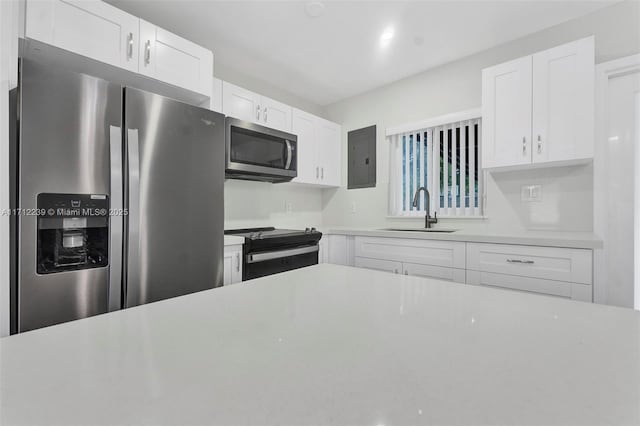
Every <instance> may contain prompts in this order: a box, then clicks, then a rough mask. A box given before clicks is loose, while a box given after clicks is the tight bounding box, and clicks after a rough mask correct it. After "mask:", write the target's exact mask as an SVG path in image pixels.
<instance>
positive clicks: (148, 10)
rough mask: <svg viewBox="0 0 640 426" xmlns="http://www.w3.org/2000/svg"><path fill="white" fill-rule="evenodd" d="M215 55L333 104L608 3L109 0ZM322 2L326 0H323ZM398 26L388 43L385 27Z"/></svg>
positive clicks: (607, 0)
mask: <svg viewBox="0 0 640 426" xmlns="http://www.w3.org/2000/svg"><path fill="white" fill-rule="evenodd" d="M107 1H108V2H109V3H111V4H113V5H115V6H117V7H119V8H121V9H124V10H125V11H128V12H129V13H131V14H133V15H136V16H139V17H141V18H143V19H146V20H148V21H150V22H153V23H155V24H157V25H159V26H161V27H164V28H166V29H168V30H170V31H172V32H175V33H177V34H179V35H181V36H183V37H184V38H187V39H189V40H192V41H194V42H196V43H198V44H201V45H203V46H205V47H207V48H209V49H211V50H212V51H213V53H214V58H215V62H216V63H222V64H224V66H225V68H227V69H232V70H238V71H239V72H242V73H244V74H246V75H249V76H251V77H254V78H257V79H261V80H264V81H266V82H268V83H269V84H271V85H272V86H275V87H278V88H280V89H283V90H286V91H288V92H290V93H292V94H294V95H297V96H299V97H301V98H303V99H305V100H307V101H310V102H313V103H316V104H318V105H327V104H330V103H333V102H336V101H338V100H341V99H344V98H347V97H350V96H353V95H356V94H359V93H362V92H365V91H368V90H371V89H373V88H376V87H379V86H382V85H385V84H387V83H390V82H393V81H396V80H398V79H401V78H403V77H407V76H409V75H412V74H416V73H418V72H420V71H424V70H426V69H429V68H432V67H435V66H438V65H441V64H444V63H447V62H450V61H453V60H456V59H459V58H462V57H464V56H467V55H470V54H473V53H476V52H480V51H482V50H485V49H488V48H491V47H494V46H497V45H500V44H502V43H505V42H507V41H510V40H514V39H516V38H519V37H522V36H525V35H527V34H531V33H533V32H536V31H539V30H541V29H544V28H547V27H550V26H553V25H556V24H559V23H561V22H565V21H567V20H570V19H573V18H576V17H578V16H582V15H585V14H588V13H590V12H593V11H595V10H597V9H599V8H602V7H605V6H607V5H610V4H612V3H615V0H603V1H576V0H569V1H504V0H503V1H482V0H475V1H413V2H407V1H373V2H372V1H323V2H321V3H322V5H323V6H324V9H323V11H322V15H321V16H319V17H311V16H309V14H307V12H306V10H307V7H306V6H307V5H308V4H309V3H310V2H308V1H204V0H199V1H198V0H142V1H141V0H107ZM316 3H320V2H316ZM386 30H392V31H393V33H394V36H393V37H392V38H391V39H390V40H388V42H386V45H384V46H383V45H382V44H383V43H381V35H382V34H383V32H385V31H386Z"/></svg>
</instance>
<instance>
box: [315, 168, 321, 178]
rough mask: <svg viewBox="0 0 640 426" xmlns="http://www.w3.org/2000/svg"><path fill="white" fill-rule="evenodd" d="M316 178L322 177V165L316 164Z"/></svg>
mask: <svg viewBox="0 0 640 426" xmlns="http://www.w3.org/2000/svg"><path fill="white" fill-rule="evenodd" d="M316 179H320V167H318V166H316Z"/></svg>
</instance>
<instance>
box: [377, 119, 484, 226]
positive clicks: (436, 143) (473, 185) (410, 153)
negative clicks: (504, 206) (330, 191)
mask: <svg viewBox="0 0 640 426" xmlns="http://www.w3.org/2000/svg"><path fill="white" fill-rule="evenodd" d="M481 125H482V123H481V119H480V118H474V119H470V120H463V121H457V122H452V123H448V124H443V125H438V126H433V127H427V128H422V129H418V130H415V131H402V132H399V133H396V134H389V132H387V140H388V141H389V142H390V156H389V159H390V163H389V170H390V176H389V185H390V186H389V189H390V191H389V213H390V215H391V216H424V214H425V198H424V196H425V194H424V192H421V193H420V196H419V200H418V206H417V207H414V206H413V204H412V203H413V198H414V194H415V193H416V190H417V189H418V188H420V187H422V186H424V187H425V188H426V189H428V190H429V193H430V198H431V200H430V204H431V206H430V209H431V212H430V213H431V214H432V215H433V213H434V212H437V214H438V216H439V217H474V216H482V168H481V167H482V166H481V164H480V136H481V134H482V129H481Z"/></svg>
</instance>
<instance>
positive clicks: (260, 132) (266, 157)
mask: <svg viewBox="0 0 640 426" xmlns="http://www.w3.org/2000/svg"><path fill="white" fill-rule="evenodd" d="M225 128H226V132H225V135H226V177H227V178H230V179H244V180H258V181H263V182H273V183H277V182H288V181H290V180H291V179H293V178H294V177H296V176H297V175H298V173H297V170H298V160H297V158H298V155H297V151H298V149H297V148H298V138H297V136H295V135H292V134H290V133H285V132H281V131H279V130H274V129H270V128H268V127H264V126H260V125H257V124H253V123H250V122H248V121H242V120H238V119H236V118H232V117H227V118H226V120H225Z"/></svg>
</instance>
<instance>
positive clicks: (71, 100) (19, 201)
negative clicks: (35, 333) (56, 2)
mask: <svg viewBox="0 0 640 426" xmlns="http://www.w3.org/2000/svg"><path fill="white" fill-rule="evenodd" d="M12 99H14V100H15V101H16V102H15V104H14V105H13V106H12V110H14V111H16V112H17V117H15V118H16V120H15V124H16V126H15V129H14V130H15V131H14V132H13V135H14V136H15V137H14V143H13V144H12V166H13V167H14V170H13V171H12V177H13V178H14V180H15V185H13V192H12V194H11V200H12V203H11V204H12V207H13V208H14V209H15V212H16V213H17V214H15V215H13V216H12V244H13V250H12V278H13V279H12V286H11V289H12V292H11V298H12V312H11V313H12V315H11V319H12V321H11V329H12V332H13V333H15V332H22V331H26V330H32V329H35V328H40V327H44V326H48V325H52V324H56V323H60V322H64V321H69V320H73V319H78V318H83V317H88V316H91V315H96V314H100V313H104V312H107V311H110V310H117V309H121V308H126V307H130V306H135V305H139V304H143V303H148V302H153V301H157V300H161V299H166V298H169V297H173V296H179V295H183V294H187V293H191V292H195V291H199V290H204V289H208V288H212V287H215V286H218V285H221V284H222V276H223V245H224V243H223V239H224V236H223V228H224V226H223V216H224V212H223V205H224V204H223V184H224V116H222V115H221V114H218V113H215V112H212V111H208V110H205V109H202V108H197V107H193V106H190V105H187V104H184V103H181V102H178V101H174V100H172V99H168V98H164V97H161V96H158V95H154V94H151V93H146V92H143V91H140V90H136V89H133V88H129V87H122V86H120V85H119V84H115V83H112V82H108V81H105V80H101V79H98V78H94V77H92V76H88V75H84V74H76V73H72V72H69V71H66V70H62V69H54V68H52V67H51V66H45V65H43V64H41V63H38V62H36V61H34V60H32V59H23V60H22V61H21V72H20V84H19V88H18V89H17V93H13V94H12ZM14 108H15V109H14Z"/></svg>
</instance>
